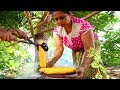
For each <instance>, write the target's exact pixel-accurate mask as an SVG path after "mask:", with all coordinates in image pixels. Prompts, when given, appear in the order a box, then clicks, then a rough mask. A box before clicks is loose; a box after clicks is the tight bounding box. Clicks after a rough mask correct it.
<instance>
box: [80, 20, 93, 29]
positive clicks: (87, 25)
mask: <svg viewBox="0 0 120 90" xmlns="http://www.w3.org/2000/svg"><path fill="white" fill-rule="evenodd" d="M80 22H81V23H82V26H81V30H93V29H94V26H92V25H91V24H90V23H89V22H88V21H86V20H84V19H80Z"/></svg>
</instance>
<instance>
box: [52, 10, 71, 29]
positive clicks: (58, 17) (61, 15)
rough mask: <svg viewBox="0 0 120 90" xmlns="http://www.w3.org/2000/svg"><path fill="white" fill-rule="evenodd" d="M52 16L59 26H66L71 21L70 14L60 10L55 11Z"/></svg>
mask: <svg viewBox="0 0 120 90" xmlns="http://www.w3.org/2000/svg"><path fill="white" fill-rule="evenodd" d="M53 17H54V19H55V21H56V23H57V24H58V25H59V26H62V27H64V26H66V25H68V24H69V23H70V22H71V18H70V15H68V14H67V13H65V12H62V11H55V12H54V13H53Z"/></svg>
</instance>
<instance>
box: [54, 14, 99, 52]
mask: <svg viewBox="0 0 120 90" xmlns="http://www.w3.org/2000/svg"><path fill="white" fill-rule="evenodd" d="M71 19H72V31H71V32H70V33H69V34H67V32H66V31H65V29H64V27H61V26H57V27H55V28H54V31H53V33H55V34H56V35H57V36H59V37H61V38H62V40H63V43H64V45H65V46H67V47H68V48H70V49H72V50H77V49H80V48H83V47H84V46H83V42H82V40H81V35H82V34H83V33H84V32H86V31H87V30H93V29H94V27H93V26H91V25H90V23H89V22H87V21H85V20H84V19H82V18H78V17H75V16H72V17H71ZM94 38H95V39H97V38H98V35H97V34H96V33H94Z"/></svg>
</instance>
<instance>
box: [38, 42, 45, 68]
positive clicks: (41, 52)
mask: <svg viewBox="0 0 120 90" xmlns="http://www.w3.org/2000/svg"><path fill="white" fill-rule="evenodd" d="M39 44H42V41H40V42H39ZM38 49H39V50H38V53H39V60H40V61H39V63H40V67H41V68H45V67H46V65H47V59H46V52H45V51H44V50H43V48H42V47H41V46H39V47H38Z"/></svg>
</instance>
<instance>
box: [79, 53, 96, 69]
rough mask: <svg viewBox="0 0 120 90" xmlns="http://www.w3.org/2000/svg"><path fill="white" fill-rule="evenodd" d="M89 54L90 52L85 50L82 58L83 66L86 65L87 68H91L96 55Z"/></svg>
mask: <svg viewBox="0 0 120 90" xmlns="http://www.w3.org/2000/svg"><path fill="white" fill-rule="evenodd" d="M88 54H89V52H88V51H85V52H84V55H83V59H82V64H81V66H82V67H85V68H86V69H88V68H89V66H90V64H91V63H92V62H93V57H94V56H92V57H88Z"/></svg>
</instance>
